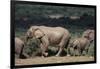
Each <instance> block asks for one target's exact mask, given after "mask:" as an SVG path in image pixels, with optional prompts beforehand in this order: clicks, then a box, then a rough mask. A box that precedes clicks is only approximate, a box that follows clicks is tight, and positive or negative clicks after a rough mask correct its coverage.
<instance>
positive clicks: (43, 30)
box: [26, 26, 70, 56]
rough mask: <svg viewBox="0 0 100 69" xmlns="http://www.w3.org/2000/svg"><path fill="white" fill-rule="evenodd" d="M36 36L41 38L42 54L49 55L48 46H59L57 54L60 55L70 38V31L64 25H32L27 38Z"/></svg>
mask: <svg viewBox="0 0 100 69" xmlns="http://www.w3.org/2000/svg"><path fill="white" fill-rule="evenodd" d="M33 37H35V38H36V39H39V40H40V45H39V47H40V48H41V50H42V56H48V52H47V51H48V46H49V45H50V46H58V48H59V51H58V52H57V54H56V56H60V54H61V52H62V50H63V48H64V47H65V45H66V44H67V43H68V41H69V39H70V33H69V31H68V30H67V29H65V28H62V27H48V26H31V27H30V28H29V30H28V31H27V34H26V40H28V39H30V38H33Z"/></svg>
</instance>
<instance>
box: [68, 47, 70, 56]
mask: <svg viewBox="0 0 100 69" xmlns="http://www.w3.org/2000/svg"><path fill="white" fill-rule="evenodd" d="M67 56H70V47H68V48H67Z"/></svg>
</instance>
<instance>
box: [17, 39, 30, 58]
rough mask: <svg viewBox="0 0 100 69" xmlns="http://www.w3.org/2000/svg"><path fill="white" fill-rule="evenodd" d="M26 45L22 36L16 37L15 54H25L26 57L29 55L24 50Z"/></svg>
mask: <svg viewBox="0 0 100 69" xmlns="http://www.w3.org/2000/svg"><path fill="white" fill-rule="evenodd" d="M24 46H25V45H24V42H23V41H22V40H21V39H20V38H18V37H15V56H16V57H17V58H21V56H24V57H25V58H28V57H29V56H28V55H27V54H26V53H24V52H23V49H24Z"/></svg>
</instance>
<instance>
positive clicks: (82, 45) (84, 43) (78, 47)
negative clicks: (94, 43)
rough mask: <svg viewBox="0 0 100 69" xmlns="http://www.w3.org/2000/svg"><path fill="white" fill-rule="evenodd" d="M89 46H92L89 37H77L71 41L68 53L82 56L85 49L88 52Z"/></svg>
mask: <svg viewBox="0 0 100 69" xmlns="http://www.w3.org/2000/svg"><path fill="white" fill-rule="evenodd" d="M89 46H90V41H89V40H88V39H87V38H84V37H80V38H76V39H74V40H72V41H71V42H70V43H69V46H68V51H67V52H68V54H67V55H68V56H70V55H73V56H76V55H77V56H80V55H82V53H83V51H85V54H86V53H87V52H88V48H89ZM69 51H71V52H69Z"/></svg>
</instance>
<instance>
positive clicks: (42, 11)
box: [15, 4, 95, 56]
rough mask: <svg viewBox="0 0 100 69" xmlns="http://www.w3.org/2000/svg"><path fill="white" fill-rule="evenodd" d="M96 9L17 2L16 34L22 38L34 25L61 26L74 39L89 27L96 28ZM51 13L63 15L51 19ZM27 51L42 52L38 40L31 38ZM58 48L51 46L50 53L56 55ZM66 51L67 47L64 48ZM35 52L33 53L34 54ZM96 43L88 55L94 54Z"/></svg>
mask: <svg viewBox="0 0 100 69" xmlns="http://www.w3.org/2000/svg"><path fill="white" fill-rule="evenodd" d="M94 13H95V10H94V9H93V8H83V7H69V6H68V7H65V6H50V5H28V4H16V6H15V36H16V37H20V38H22V37H23V36H25V33H26V31H27V30H28V28H29V27H30V26H32V25H46V26H61V27H65V28H66V29H68V30H69V31H70V33H71V35H72V39H73V38H76V37H80V36H81V35H82V33H83V31H85V30H86V29H87V28H91V27H92V28H94V25H95V14H94ZM50 15H62V16H61V17H59V18H58V19H56V18H53V19H51V18H50V17H49V16H50ZM71 16H76V17H80V18H79V19H71V18H70V17H71ZM25 49H26V52H27V53H28V54H29V55H30V56H33V55H36V54H37V53H38V52H40V49H39V47H38V42H37V41H36V40H30V41H29V44H28V46H26V48H25ZM56 52H57V48H51V47H50V48H49V53H50V54H51V55H54V54H55V53H56ZM64 53H66V49H64ZM32 54H33V55H32ZM94 54H95V53H94V43H92V44H91V46H90V48H89V51H88V55H91V56H93V55H94Z"/></svg>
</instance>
